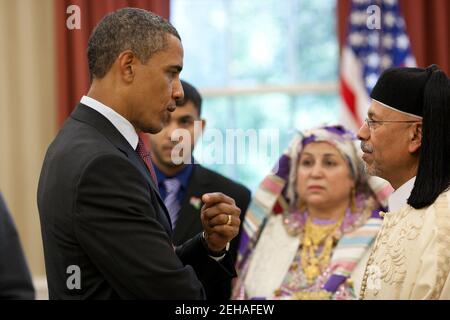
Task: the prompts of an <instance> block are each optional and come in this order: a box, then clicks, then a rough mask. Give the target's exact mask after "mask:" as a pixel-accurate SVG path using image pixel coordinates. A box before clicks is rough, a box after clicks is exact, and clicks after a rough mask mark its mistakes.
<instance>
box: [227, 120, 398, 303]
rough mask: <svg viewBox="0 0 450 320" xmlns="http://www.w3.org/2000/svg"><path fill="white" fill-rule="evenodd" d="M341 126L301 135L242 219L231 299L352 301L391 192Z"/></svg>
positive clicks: (265, 181) (285, 154)
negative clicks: (369, 172) (367, 171)
mask: <svg viewBox="0 0 450 320" xmlns="http://www.w3.org/2000/svg"><path fill="white" fill-rule="evenodd" d="M355 143H356V138H355V136H354V134H353V133H351V132H349V131H348V130H346V129H345V128H343V127H342V126H324V127H320V128H317V129H314V130H311V131H308V132H305V133H304V134H298V135H296V137H295V138H294V139H293V141H292V142H291V144H290V146H289V147H288V149H287V151H286V152H285V153H284V154H283V156H282V157H281V158H280V160H279V161H278V163H277V166H276V167H275V168H274V170H273V171H272V172H271V173H270V174H269V175H268V176H267V177H266V178H265V179H264V180H263V181H262V183H261V184H260V186H259V188H258V190H257V192H256V193H255V196H254V198H253V201H252V203H251V204H250V207H249V210H248V212H247V214H246V219H245V221H244V228H243V234H242V236H241V243H240V249H239V250H240V252H239V257H238V262H237V270H238V279H237V281H236V283H235V286H234V290H233V295H232V298H233V299H314V300H316V299H354V298H356V297H357V295H358V292H359V286H360V282H361V279H362V274H363V272H364V267H365V263H366V260H367V258H368V253H369V251H370V247H371V245H372V243H373V240H374V239H375V236H376V234H377V232H378V230H379V226H380V224H381V221H380V217H379V216H378V211H379V210H380V209H382V207H383V205H385V200H386V199H387V196H388V195H389V194H390V192H391V191H392V189H391V187H390V186H389V184H387V183H386V182H385V181H384V180H381V179H378V178H372V177H370V178H369V177H368V176H366V175H365V174H364V167H363V164H362V161H361V159H360V157H359V155H358V153H357V152H358V150H359V148H357V147H356V145H355Z"/></svg>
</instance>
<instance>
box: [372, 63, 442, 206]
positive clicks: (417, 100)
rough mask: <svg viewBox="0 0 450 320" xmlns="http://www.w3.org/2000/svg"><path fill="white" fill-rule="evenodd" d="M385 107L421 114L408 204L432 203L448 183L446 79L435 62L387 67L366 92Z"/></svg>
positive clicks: (425, 204) (424, 204) (411, 113)
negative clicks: (370, 89)
mask: <svg viewBox="0 0 450 320" xmlns="http://www.w3.org/2000/svg"><path fill="white" fill-rule="evenodd" d="M370 97H371V98H372V99H374V100H375V101H378V102H380V103H381V104H383V105H384V106H385V107H388V108H391V109H394V110H396V111H399V112H401V113H406V114H408V115H412V116H417V117H420V118H422V123H423V128H422V141H421V147H420V155H419V166H418V170H417V175H416V180H415V184H414V188H413V190H412V192H411V196H410V197H409V199H408V204H410V205H411V206H412V207H414V208H416V209H419V208H423V207H426V206H429V205H430V204H432V203H433V202H434V201H435V200H436V198H437V197H438V196H439V194H441V193H442V192H443V191H444V190H446V189H448V188H449V187H450V166H449V163H450V79H449V78H448V77H447V75H446V74H445V73H444V72H443V71H442V70H440V69H439V68H438V66H436V65H431V66H429V67H427V68H425V69H422V68H391V69H388V70H386V71H385V72H383V74H382V75H381V76H380V78H379V79H378V82H377V84H376V85H375V87H374V88H373V90H372V93H371V95H370Z"/></svg>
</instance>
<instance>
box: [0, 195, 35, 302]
mask: <svg viewBox="0 0 450 320" xmlns="http://www.w3.org/2000/svg"><path fill="white" fill-rule="evenodd" d="M0 299H1V300H3V299H26V300H32V299H34V288H33V282H32V281H31V275H30V271H29V270H28V266H27V263H26V260H25V256H24V254H23V251H22V246H21V245H20V240H19V235H18V234H17V231H16V228H15V226H14V222H13V220H12V218H11V216H10V214H9V212H8V209H7V207H6V204H5V202H4V200H3V197H2V195H1V194H0Z"/></svg>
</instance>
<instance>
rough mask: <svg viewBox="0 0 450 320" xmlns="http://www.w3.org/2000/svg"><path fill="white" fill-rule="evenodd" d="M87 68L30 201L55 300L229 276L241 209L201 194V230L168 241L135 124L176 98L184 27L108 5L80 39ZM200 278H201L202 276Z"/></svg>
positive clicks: (158, 291)
mask: <svg viewBox="0 0 450 320" xmlns="http://www.w3.org/2000/svg"><path fill="white" fill-rule="evenodd" d="M88 62H89V71H90V75H91V79H92V83H91V87H90V89H89V92H88V94H87V96H84V97H83V98H82V99H81V103H80V104H79V105H78V106H77V107H76V109H75V110H74V112H73V113H72V114H71V116H70V117H69V119H68V120H67V121H66V122H65V124H64V125H63V127H62V129H61V130H60V132H59V133H58V135H57V137H56V138H55V140H54V141H53V142H52V144H51V145H50V147H49V149H48V151H47V154H46V156H45V160H44V164H43V167H42V172H41V176H40V180H39V187H38V207H39V215H40V219H41V227H42V237H43V243H44V254H45V264H46V270H47V281H48V286H49V296H50V298H51V299H87V298H91V299H119V298H122V299H203V298H205V293H204V292H205V291H204V288H205V289H206V290H208V288H209V287H212V286H216V285H222V282H224V281H226V282H228V281H230V278H231V277H233V276H235V270H234V267H233V262H232V259H231V258H230V254H229V252H227V251H226V250H225V248H226V247H227V243H228V242H229V241H230V240H231V239H233V238H234V237H235V236H236V235H237V234H238V231H239V225H240V220H239V214H240V210H239V208H237V207H236V206H235V205H234V200H233V199H231V198H229V197H227V196H225V195H224V194H221V193H215V194H207V195H204V196H203V198H202V200H203V202H204V203H205V205H204V206H203V208H202V213H201V216H202V224H203V229H204V233H203V234H201V233H199V234H197V235H196V236H195V237H194V238H192V239H191V240H189V241H188V242H187V243H185V244H183V245H181V246H179V247H176V249H174V247H173V246H172V240H171V239H172V228H171V224H170V218H169V216H168V212H167V210H166V208H165V206H164V203H163V201H162V200H161V198H160V195H159V192H158V189H157V186H156V184H155V181H154V179H155V178H154V171H153V167H152V165H151V162H150V159H149V153H148V151H147V150H145V146H144V145H143V142H142V140H141V139H140V138H139V133H140V132H147V133H157V132H159V131H160V130H161V129H162V127H163V123H164V122H166V121H167V118H168V117H169V115H170V112H173V111H174V110H175V108H176V105H175V101H176V100H177V99H182V98H183V90H182V87H181V83H180V79H179V74H180V71H181V69H182V66H183V48H182V45H181V40H180V37H179V35H178V33H177V31H176V30H175V28H173V26H172V25H170V23H168V22H167V21H166V20H164V19H163V18H161V17H159V16H157V15H155V14H153V13H151V12H148V11H145V10H141V9H136V8H126V9H121V10H118V11H116V12H114V13H112V14H109V15H107V16H106V17H104V18H103V19H102V21H101V22H100V23H99V24H98V25H97V27H96V28H95V30H94V31H93V33H92V35H91V37H90V39H89V43H88ZM202 284H203V285H202Z"/></svg>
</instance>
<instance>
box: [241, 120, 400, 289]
mask: <svg viewBox="0 0 450 320" xmlns="http://www.w3.org/2000/svg"><path fill="white" fill-rule="evenodd" d="M319 141H323V142H327V143H330V144H331V145H333V146H335V147H336V148H337V150H338V151H339V152H340V153H341V155H342V156H343V158H344V159H346V161H347V163H348V165H349V167H350V171H351V174H352V177H353V178H354V180H355V182H356V184H355V185H356V200H357V208H358V209H357V210H360V213H362V211H363V210H365V209H368V207H369V206H370V208H369V209H370V210H369V214H366V216H365V217H364V220H365V221H363V222H366V221H367V220H368V219H370V218H371V217H374V216H375V215H372V212H371V211H372V209H380V208H383V207H386V206H387V198H388V196H389V194H390V193H391V192H392V187H391V186H390V185H389V184H388V183H387V182H386V181H384V180H382V179H379V178H377V177H368V176H367V175H365V174H364V165H363V162H362V160H361V157H360V153H361V151H360V148H359V147H358V145H357V142H358V141H357V139H356V137H355V135H354V134H353V133H351V132H350V131H348V130H346V129H345V128H344V127H342V126H339V125H336V126H324V127H320V128H317V129H313V130H310V131H306V132H304V133H301V132H299V133H298V134H296V135H295V137H294V139H293V140H292V141H291V143H290V144H289V146H288V148H287V150H286V151H285V152H284V154H283V155H282V156H281V157H280V159H279V160H278V162H277V164H276V165H275V167H274V168H273V169H272V172H270V173H269V175H268V176H266V177H265V178H264V179H263V181H262V182H261V184H260V186H259V187H258V189H257V190H256V192H255V194H254V197H253V199H252V202H251V203H250V206H249V209H248V211H247V213H246V217H245V221H244V222H243V228H242V234H241V241H240V245H239V253H238V259H237V270H238V273H239V275H240V276H242V275H243V273H245V272H243V269H245V267H246V264H247V262H248V260H249V258H250V256H251V254H252V252H253V249H254V247H255V245H256V243H257V241H258V237H259V235H260V234H261V231H262V229H263V228H264V223H265V222H266V221H267V218H268V217H269V216H270V215H276V214H282V213H283V214H285V213H286V212H294V211H297V205H298V197H297V193H296V187H295V186H296V176H297V169H298V167H297V164H298V158H299V156H300V154H301V152H302V150H303V148H304V146H305V145H307V144H308V143H311V142H319ZM369 203H370V205H369ZM366 211H367V210H366ZM360 220H361V219H360ZM369 222H371V223H369V224H368V226H367V225H366V226H365V227H366V229H367V230H369V229H372V230H373V229H374V228H371V227H370V225H371V224H372V225H374V223H373V221H369ZM359 226H362V224H359ZM374 226H375V225H374ZM367 227H368V228H367ZM360 234H361V233H359V235H360ZM357 238H359V239H361V237H360V236H359V237H357ZM371 239H372V237H371V238H370V241H371ZM349 240H350V242H352V239H345V241H349ZM367 241H368V240H367ZM344 245H345V244H344ZM338 247H340V244H338ZM339 255H341V254H339ZM343 256H345V253H344V254H343ZM334 260H335V259H334ZM347 260H348V259H347ZM332 262H333V261H332ZM353 266H354V263H352V264H351V267H353ZM347 267H348V268H347V270H344V269H345V268H340V269H341V270H336V273H337V274H339V275H342V276H343V277H348V276H349V268H350V265H347ZM338 269H339V268H338ZM342 280H345V279H340V281H341V282H342ZM238 281H239V282H240V281H242V278H241V279H239V280H238ZM334 287H337V285H335V284H333V288H332V290H335V288H334Z"/></svg>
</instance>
